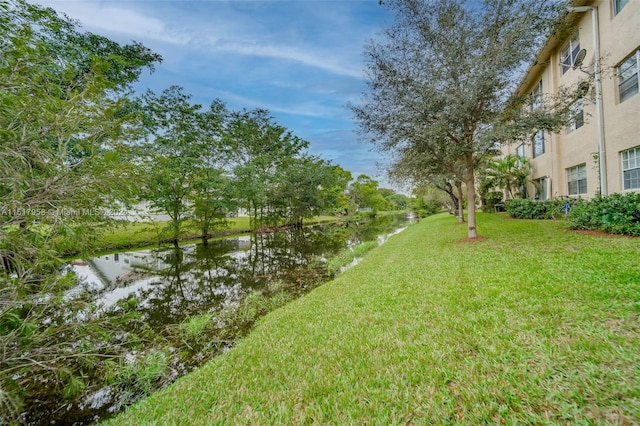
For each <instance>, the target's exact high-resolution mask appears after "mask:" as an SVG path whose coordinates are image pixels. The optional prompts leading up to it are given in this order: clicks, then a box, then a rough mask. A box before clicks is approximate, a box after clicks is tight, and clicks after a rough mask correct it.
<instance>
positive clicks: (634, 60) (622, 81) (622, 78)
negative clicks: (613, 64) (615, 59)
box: [617, 50, 640, 102]
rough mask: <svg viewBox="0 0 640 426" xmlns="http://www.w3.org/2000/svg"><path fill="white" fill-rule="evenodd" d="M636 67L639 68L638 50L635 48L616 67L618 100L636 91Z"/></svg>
mask: <svg viewBox="0 0 640 426" xmlns="http://www.w3.org/2000/svg"><path fill="white" fill-rule="evenodd" d="M638 68H640V50H636V52H635V53H634V54H633V55H631V56H630V57H629V58H627V60H625V61H624V62H623V63H622V64H620V65H619V66H618V67H617V74H618V94H619V96H620V102H624V101H626V100H627V99H629V98H630V97H631V96H633V95H635V94H636V93H638Z"/></svg>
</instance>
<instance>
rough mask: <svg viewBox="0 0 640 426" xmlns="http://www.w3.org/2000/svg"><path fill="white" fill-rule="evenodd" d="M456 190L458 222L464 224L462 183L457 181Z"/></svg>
mask: <svg viewBox="0 0 640 426" xmlns="http://www.w3.org/2000/svg"><path fill="white" fill-rule="evenodd" d="M456 189H457V190H458V197H457V198H458V210H457V213H458V222H459V223H464V202H463V201H462V200H464V194H463V193H462V182H460V181H456Z"/></svg>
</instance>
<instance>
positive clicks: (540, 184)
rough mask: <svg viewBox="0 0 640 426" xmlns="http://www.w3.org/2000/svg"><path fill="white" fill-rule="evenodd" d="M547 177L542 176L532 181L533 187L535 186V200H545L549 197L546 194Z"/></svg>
mask: <svg viewBox="0 0 640 426" xmlns="http://www.w3.org/2000/svg"><path fill="white" fill-rule="evenodd" d="M548 179H549V178H548V177H543V178H540V179H535V180H534V181H533V187H534V188H535V195H534V198H535V199H536V200H539V201H545V200H548V199H549V194H547V186H548V184H549V181H548Z"/></svg>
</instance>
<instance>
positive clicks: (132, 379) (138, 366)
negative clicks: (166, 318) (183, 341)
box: [109, 349, 171, 402]
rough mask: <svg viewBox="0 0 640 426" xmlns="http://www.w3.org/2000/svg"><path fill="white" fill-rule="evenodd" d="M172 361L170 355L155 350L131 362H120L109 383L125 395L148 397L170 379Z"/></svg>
mask: <svg viewBox="0 0 640 426" xmlns="http://www.w3.org/2000/svg"><path fill="white" fill-rule="evenodd" d="M170 359H171V357H170V355H169V353H167V352H165V351H163V350H155V349H153V350H151V351H149V352H148V353H144V354H142V355H140V356H137V357H136V358H135V359H133V360H131V361H127V360H120V365H119V366H118V367H116V368H115V373H112V375H111V376H110V378H109V381H110V382H111V384H112V385H117V386H118V387H119V388H120V389H122V392H124V393H125V395H137V397H141V396H145V395H148V394H150V393H151V392H152V391H154V390H156V389H158V388H159V387H161V385H162V384H163V383H162V382H164V381H166V380H167V379H168V376H167V375H168V373H169V363H170ZM127 402H128V401H127Z"/></svg>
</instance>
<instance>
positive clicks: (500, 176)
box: [484, 154, 531, 198]
mask: <svg viewBox="0 0 640 426" xmlns="http://www.w3.org/2000/svg"><path fill="white" fill-rule="evenodd" d="M530 173H531V162H530V161H529V160H528V159H527V158H525V157H520V156H518V155H513V154H509V155H507V156H505V157H504V158H498V159H496V160H493V161H492V162H490V163H489V165H488V167H487V169H486V170H485V172H484V174H485V175H486V176H487V180H488V181H489V182H490V183H491V185H492V186H494V187H498V188H502V189H504V190H505V191H506V192H507V195H508V196H509V198H516V195H517V194H516V193H515V192H514V191H515V190H520V191H521V192H522V191H524V193H521V194H520V195H522V197H523V198H524V197H526V185H527V176H529V174H530Z"/></svg>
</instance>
